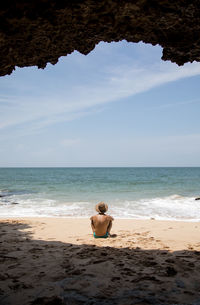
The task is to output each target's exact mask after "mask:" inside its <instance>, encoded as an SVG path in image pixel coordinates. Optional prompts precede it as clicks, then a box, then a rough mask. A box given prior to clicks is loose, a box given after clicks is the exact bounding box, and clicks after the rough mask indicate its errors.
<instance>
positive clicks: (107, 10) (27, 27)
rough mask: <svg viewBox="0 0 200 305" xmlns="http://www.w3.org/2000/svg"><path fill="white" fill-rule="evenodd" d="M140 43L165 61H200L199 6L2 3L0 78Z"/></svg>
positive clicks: (50, 0) (179, 2)
mask: <svg viewBox="0 0 200 305" xmlns="http://www.w3.org/2000/svg"><path fill="white" fill-rule="evenodd" d="M123 39H125V40H127V41H129V42H139V41H143V42H145V43H151V44H152V45H156V44H159V45H160V46H161V47H162V48H163V56H162V59H163V60H170V61H172V62H175V63H177V64H178V65H183V64H184V63H186V62H192V61H194V60H196V61H200V2H199V1H195V0H191V1H188V0H176V1H174V0H173V1H172V0H157V1H156V0H136V1H124V0H118V1H114V0H108V1H101V0H99V1H92V0H74V1H73V0H63V1H61V0H29V1H25V0H21V1H20V0H16V1H9V0H7V1H1V2H0V58H1V61H0V75H1V76H3V75H6V74H10V73H12V71H13V70H14V69H15V66H18V67H25V66H38V68H45V66H46V64H47V63H48V62H49V63H52V64H56V63H57V61H58V59H59V57H60V56H65V55H67V54H70V53H72V52H73V51H74V50H77V51H79V52H81V53H82V54H85V55H86V54H88V53H89V52H90V51H91V50H93V49H94V47H95V45H96V44H98V43H99V42H100V41H106V42H111V41H120V40H123Z"/></svg>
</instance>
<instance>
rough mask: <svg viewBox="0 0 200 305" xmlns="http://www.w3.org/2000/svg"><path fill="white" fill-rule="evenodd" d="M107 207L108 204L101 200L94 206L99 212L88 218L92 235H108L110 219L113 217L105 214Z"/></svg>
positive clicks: (110, 225)
mask: <svg viewBox="0 0 200 305" xmlns="http://www.w3.org/2000/svg"><path fill="white" fill-rule="evenodd" d="M107 209H108V206H107V205H106V204H104V203H103V202H100V203H99V204H98V205H97V206H96V210H97V212H98V213H99V214H97V215H94V216H92V217H91V218H90V220H91V227H92V231H93V233H94V237H108V236H109V235H110V230H111V228H112V221H113V220H114V219H113V218H112V217H111V216H109V215H106V214H105V212H106V211H107Z"/></svg>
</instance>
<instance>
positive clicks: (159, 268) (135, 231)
mask: <svg viewBox="0 0 200 305" xmlns="http://www.w3.org/2000/svg"><path fill="white" fill-rule="evenodd" d="M112 234H113V235H114V236H113V237H111V238H108V239H94V238H93V236H92V234H91V228H90V221H89V219H83V218H82V219H77V218H76V219H75V218H74V219H69V218H17V219H16V218H15V219H14V218H13V219H1V220H0V270H1V271H0V304H1V305H11V304H21V305H23V304H24V305H25V304H51V305H52V304H70V305H71V304H72V305H74V304H138V305H139V304H140V305H142V304H143V305H144V304H196V305H198V304H200V239H199V236H200V223H199V222H178V221H176V222H175V221H158V220H153V219H152V220H133V219H132V220H131V219H115V221H114V223H113V230H112Z"/></svg>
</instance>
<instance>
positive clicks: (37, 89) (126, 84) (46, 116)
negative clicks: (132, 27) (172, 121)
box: [0, 45, 200, 133]
mask: <svg viewBox="0 0 200 305" xmlns="http://www.w3.org/2000/svg"><path fill="white" fill-rule="evenodd" d="M100 47H101V48H102V45H101V46H100ZM89 56H90V55H89ZM81 60H82V61H84V57H81ZM86 61H87V64H88V62H89V59H88V58H87V60H86ZM88 65H90V66H88V67H90V70H91V71H92V72H90V75H89V76H88V81H87V82H84V84H82V82H80V81H77V83H76V82H75V81H74V82H71V81H70V82H69V84H68V82H67V81H66V84H65V85H64V86H61V85H60V83H59V80H60V79H59V78H58V79H57V78H56V74H55V76H52V79H51V78H48V79H47V80H45V78H44V79H43V78H42V77H41V75H42V74H41V72H40V71H39V72H38V73H39V74H38V75H39V80H38V83H37V85H36V83H35V82H34V83H33V87H32V88H31V81H32V80H30V82H29V83H28V85H27V79H26V80H25V84H24V81H23V80H24V79H23V80H22V81H21V82H20V81H19V80H18V82H17V89H16V83H15V82H13V81H12V80H11V81H10V87H11V88H12V86H13V90H11V91H12V94H8V93H7V94H3V95H2V96H0V113H1V121H0V129H1V130H3V129H4V130H7V129H10V128H12V127H16V126H18V127H19V126H20V125H21V126H22V125H26V126H27V127H26V133H28V132H31V133H33V132H34V131H35V132H37V131H38V130H41V129H42V128H46V127H47V126H49V125H53V124H56V123H59V122H63V121H69V120H75V119H77V118H80V117H81V116H85V115H88V114H91V113H92V112H93V111H96V109H97V108H99V107H102V105H105V104H107V103H110V102H115V101H118V100H121V99H125V98H127V97H130V96H134V95H135V94H139V93H142V92H145V91H148V90H150V89H152V88H155V87H157V86H161V85H164V84H166V83H169V82H174V81H177V80H179V79H183V78H187V77H192V76H196V75H200V64H199V63H193V64H186V65H184V66H183V67H178V66H177V65H175V64H172V63H169V62H159V63H157V64H155V63H154V62H153V63H152V62H150V63H146V64H145V65H143V64H142V63H141V62H140V63H138V62H136V61H135V60H134V58H132V59H130V60H129V63H128V64H127V60H125V63H124V62H123V59H122V58H121V62H120V63H119V64H118V65H117V66H116V64H115V63H114V62H112V63H110V64H109V62H107V64H106V65H105V66H103V67H102V66H99V71H100V72H101V73H99V75H98V73H97V71H96V67H97V66H96V65H97V63H96V62H95V69H94V71H93V69H92V65H93V62H92V63H90V64H88ZM66 70H67V67H66ZM27 71H28V70H27ZM18 73H20V71H18ZM77 73H79V71H77ZM36 77H37V76H36ZM15 78H16V77H14V79H15ZM7 80H8V83H9V79H7ZM45 81H48V82H49V83H48V90H46V86H47V85H46V84H45ZM7 85H8V84H7ZM26 85H27V87H28V89H25V91H23V88H24V87H26ZM43 87H44V88H45V90H44V88H43ZM14 90H17V94H16V95H15V96H14V95H13V91H14ZM23 92H24V95H23Z"/></svg>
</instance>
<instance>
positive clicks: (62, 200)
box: [0, 167, 200, 221]
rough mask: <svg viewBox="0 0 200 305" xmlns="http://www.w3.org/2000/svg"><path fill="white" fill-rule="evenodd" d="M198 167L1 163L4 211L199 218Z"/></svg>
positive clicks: (1, 213) (0, 193)
mask: <svg viewBox="0 0 200 305" xmlns="http://www.w3.org/2000/svg"><path fill="white" fill-rule="evenodd" d="M196 197H200V168H133V167H131V168H0V217H23V216H31V217H89V216H90V215H92V214H94V213H95V210H94V206H95V204H97V203H98V202H99V201H105V202H106V203H107V204H108V205H109V211H108V212H109V214H111V215H112V216H114V217H116V218H135V219H149V218H155V219H166V220H184V221H200V200H199V201H198V200H195V198H196Z"/></svg>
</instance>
